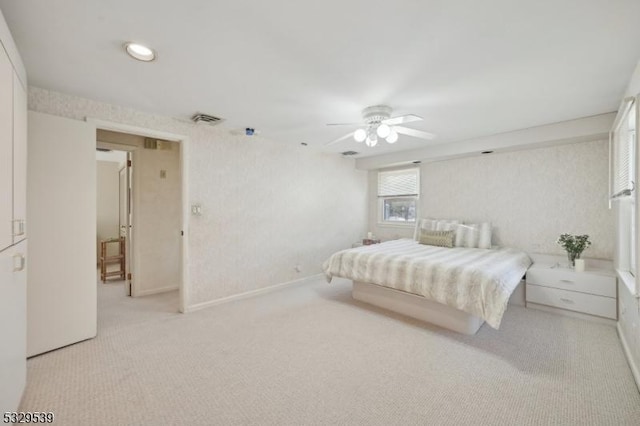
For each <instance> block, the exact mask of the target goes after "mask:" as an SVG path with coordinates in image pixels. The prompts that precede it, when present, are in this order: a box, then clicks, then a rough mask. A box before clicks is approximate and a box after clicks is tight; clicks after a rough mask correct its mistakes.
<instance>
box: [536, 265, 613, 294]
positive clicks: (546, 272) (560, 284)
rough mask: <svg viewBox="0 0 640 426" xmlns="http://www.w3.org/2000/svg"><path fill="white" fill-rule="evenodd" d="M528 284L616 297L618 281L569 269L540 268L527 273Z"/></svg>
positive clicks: (610, 277)
mask: <svg viewBox="0 0 640 426" xmlns="http://www.w3.org/2000/svg"><path fill="white" fill-rule="evenodd" d="M527 283H529V284H536V285H541V286H545V287H554V288H558V289H562V290H571V291H579V292H582V293H589V294H595V295H600V296H607V297H613V298H615V297H616V279H615V277H613V276H608V275H598V274H595V273H591V272H589V271H587V272H575V271H574V270H572V269H567V268H550V267H538V268H531V269H529V270H528V271H527Z"/></svg>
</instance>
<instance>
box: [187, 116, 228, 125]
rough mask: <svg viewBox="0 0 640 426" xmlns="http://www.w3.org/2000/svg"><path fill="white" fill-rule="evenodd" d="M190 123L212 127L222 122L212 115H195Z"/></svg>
mask: <svg viewBox="0 0 640 426" xmlns="http://www.w3.org/2000/svg"><path fill="white" fill-rule="evenodd" d="M191 121H193V122H194V123H206V124H209V125H210V126H214V125H216V124H218V123H220V122H221V121H223V120H222V118H218V117H214V116H213V115H207V114H195V115H194V116H193V117H191Z"/></svg>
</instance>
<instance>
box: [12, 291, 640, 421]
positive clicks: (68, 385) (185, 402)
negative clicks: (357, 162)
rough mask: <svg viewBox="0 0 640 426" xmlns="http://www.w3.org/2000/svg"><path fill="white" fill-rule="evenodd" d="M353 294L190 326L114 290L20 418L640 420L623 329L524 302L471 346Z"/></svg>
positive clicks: (30, 390)
mask: <svg viewBox="0 0 640 426" xmlns="http://www.w3.org/2000/svg"><path fill="white" fill-rule="evenodd" d="M114 288H115V287H114ZM107 289H109V286H107V287H103V288H102V289H101V290H107ZM118 289H119V287H118ZM350 289H351V285H350V282H348V281H344V280H335V281H334V283H333V284H331V285H329V284H327V283H326V282H324V281H322V280H318V281H317V282H314V283H311V284H305V285H299V286H295V287H289V288H285V289H281V290H279V291H276V292H272V293H268V294H264V295H261V296H257V297H254V298H250V299H245V300H240V301H237V302H233V303H227V304H224V305H219V306H216V307H212V308H209V309H206V310H202V311H198V312H194V313H191V314H187V315H182V314H177V313H173V311H175V309H173V308H171V307H170V306H171V303H172V302H171V303H170V300H169V298H170V296H167V295H159V296H151V297H146V298H143V299H138V300H135V301H133V302H135V303H128V302H132V301H131V300H128V301H127V300H125V301H124V302H125V303H116V302H115V300H116V299H117V297H116V296H113V297H114V299H113V300H110V299H109V296H110V295H109V294H107V293H108V292H105V291H101V292H100V298H101V301H100V309H99V311H100V325H99V335H98V337H97V338H96V339H93V340H90V341H87V342H83V343H79V344H77V345H73V346H70V347H67V348H64V349H61V350H58V351H55V352H51V353H48V354H45V355H43V356H40V357H36V358H33V359H31V360H30V361H29V363H28V387H27V390H26V394H25V397H24V400H23V403H22V406H21V410H23V411H36V410H38V411H48V410H51V411H54V412H55V413H56V419H57V421H56V424H60V425H169V424H171V425H254V424H256V425H258V424H260V425H307V424H310V425H311V424H312V425H332V424H340V425H350V424H352V425H395V424H397V425H467V424H469V425H638V424H639V422H640V394H639V393H638V391H637V389H636V387H635V384H634V382H633V379H632V376H631V372H630V370H629V367H628V366H627V363H626V360H625V358H624V355H623V352H622V349H621V346H620V342H619V341H618V337H617V335H616V331H615V329H614V328H613V327H610V326H604V325H599V324H594V323H590V322H586V321H581V320H577V319H572V318H564V317H559V316H556V315H553V314H549V313H545V312H540V311H534V310H527V309H525V308H521V307H515V306H512V307H510V308H509V309H508V311H507V313H506V316H505V318H504V320H503V322H502V328H501V329H500V330H499V331H496V330H493V329H491V328H489V327H488V326H486V325H484V326H483V327H482V328H481V329H480V331H479V332H478V334H477V335H475V336H463V335H459V334H456V333H453V332H448V331H445V330H443V329H439V328H437V327H434V326H430V325H426V324H422V323H419V322H417V321H413V320H409V319H406V318H403V317H401V316H399V315H395V314H390V313H387V312H385V311H383V310H380V309H377V308H373V307H369V306H367V305H365V304H362V303H359V302H355V301H353V300H352V299H351V295H350ZM123 297H124V296H123ZM121 301H122V300H121ZM141 304H148V305H146V306H145V307H144V308H141V306H142V305H141ZM173 306H175V305H173ZM152 307H156V308H158V309H154V308H152ZM172 309H173V311H172ZM132 310H136V312H132ZM127 318H128V319H127ZM123 319H124V320H123Z"/></svg>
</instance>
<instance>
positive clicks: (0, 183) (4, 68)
mask: <svg viewBox="0 0 640 426" xmlns="http://www.w3.org/2000/svg"><path fill="white" fill-rule="evenodd" d="M12 221H13V66H12V65H11V61H10V60H9V57H8V56H7V54H6V53H5V51H4V48H3V47H2V45H1V44H0V250H3V249H5V248H7V247H9V246H10V245H11V244H13V230H12Z"/></svg>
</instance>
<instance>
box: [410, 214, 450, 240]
mask: <svg viewBox="0 0 640 426" xmlns="http://www.w3.org/2000/svg"><path fill="white" fill-rule="evenodd" d="M459 223H460V221H459V220H449V219H429V218H423V219H420V220H419V221H418V223H417V224H416V229H415V232H414V233H413V239H414V240H416V241H418V240H419V239H420V231H422V230H423V229H424V230H427V231H455V229H456V228H457V227H458V224H459Z"/></svg>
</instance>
